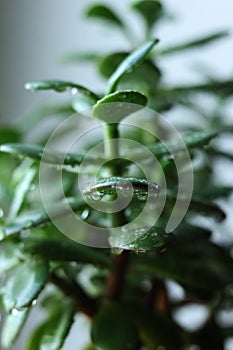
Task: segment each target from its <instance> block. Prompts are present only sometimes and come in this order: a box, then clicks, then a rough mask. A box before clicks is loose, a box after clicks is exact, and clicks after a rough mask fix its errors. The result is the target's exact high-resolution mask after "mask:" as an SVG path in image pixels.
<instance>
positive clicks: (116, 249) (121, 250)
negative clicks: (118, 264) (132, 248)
mask: <svg viewBox="0 0 233 350" xmlns="http://www.w3.org/2000/svg"><path fill="white" fill-rule="evenodd" d="M123 250H124V249H122V248H112V249H111V252H112V254H114V255H120V254H121V253H122V252H123Z"/></svg>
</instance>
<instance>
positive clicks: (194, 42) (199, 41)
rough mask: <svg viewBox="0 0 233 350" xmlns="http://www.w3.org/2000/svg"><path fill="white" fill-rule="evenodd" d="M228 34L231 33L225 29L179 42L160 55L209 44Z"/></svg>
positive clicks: (163, 50) (162, 51) (160, 52)
mask: <svg viewBox="0 0 233 350" xmlns="http://www.w3.org/2000/svg"><path fill="white" fill-rule="evenodd" d="M228 35H229V32H228V31H225V30H224V31H221V32H218V33H214V34H210V35H206V36H204V37H201V38H199V39H194V40H191V41H188V42H184V43H182V44H177V45H174V46H170V47H167V48H165V49H162V50H160V51H159V55H170V54H173V53H177V52H183V51H185V50H189V49H192V48H196V47H200V46H204V45H207V44H210V43H212V42H214V41H215V40H219V39H223V38H225V37H227V36H228Z"/></svg>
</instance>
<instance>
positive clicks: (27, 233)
mask: <svg viewBox="0 0 233 350" xmlns="http://www.w3.org/2000/svg"><path fill="white" fill-rule="evenodd" d="M29 236H30V230H23V231H21V232H20V238H28V237H29Z"/></svg>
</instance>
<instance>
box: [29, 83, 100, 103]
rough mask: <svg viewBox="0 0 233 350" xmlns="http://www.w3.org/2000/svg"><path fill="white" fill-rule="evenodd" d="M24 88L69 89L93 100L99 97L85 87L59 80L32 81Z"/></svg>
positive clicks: (60, 90) (37, 89)
mask: <svg viewBox="0 0 233 350" xmlns="http://www.w3.org/2000/svg"><path fill="white" fill-rule="evenodd" d="M25 89H26V90H31V91H39V90H54V91H56V92H64V91H70V92H72V94H75V93H78V92H79V93H80V94H82V95H84V96H88V97H89V98H91V99H92V100H93V101H94V102H95V101H97V100H98V99H99V97H98V96H97V95H96V94H95V93H94V92H92V91H91V90H89V89H87V88H86V87H84V86H82V85H79V84H76V83H73V82H70V81H61V80H38V81H33V82H28V83H26V84H25Z"/></svg>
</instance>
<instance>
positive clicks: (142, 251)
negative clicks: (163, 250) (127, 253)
mask: <svg viewBox="0 0 233 350" xmlns="http://www.w3.org/2000/svg"><path fill="white" fill-rule="evenodd" d="M135 253H136V254H137V255H139V256H144V255H146V253H147V250H145V249H136V250H135Z"/></svg>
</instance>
